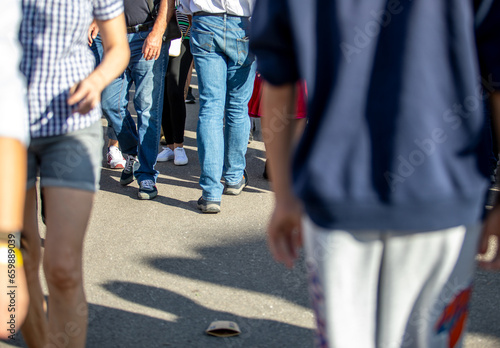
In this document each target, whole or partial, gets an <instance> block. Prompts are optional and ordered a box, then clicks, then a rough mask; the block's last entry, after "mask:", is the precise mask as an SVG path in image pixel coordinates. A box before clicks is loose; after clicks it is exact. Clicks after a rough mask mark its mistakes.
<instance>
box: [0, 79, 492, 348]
mask: <svg viewBox="0 0 500 348" xmlns="http://www.w3.org/2000/svg"><path fill="white" fill-rule="evenodd" d="M192 84H193V85H194V86H195V87H196V76H194V78H193V82H192ZM194 94H195V96H196V97H198V91H197V89H196V88H195V89H194ZM198 105H199V104H198V99H197V101H196V104H192V105H187V110H188V117H187V123H186V138H185V148H186V153H187V155H188V158H189V164H188V165H186V166H175V165H174V164H173V162H163V163H158V165H157V169H158V170H159V171H160V175H159V177H158V182H157V187H158V191H159V195H158V197H157V198H155V199H154V200H151V201H141V200H139V199H137V190H138V186H137V183H135V182H134V183H132V184H131V185H129V186H127V187H123V186H121V185H120V183H119V177H120V170H112V169H108V168H106V166H105V163H104V162H103V168H102V178H101V189H100V191H99V192H98V194H97V196H96V201H95V205H94V210H93V214H92V218H91V221H90V225H89V228H88V233H87V236H86V241H85V258H84V270H85V289H86V294H87V300H88V302H89V328H88V339H87V347H90V348H94V347H95V348H107V347H123V348H128V347H130V348H137V347H175V348H191V347H193V348H194V347H197V348H211V347H214V348H225V347H227V348H232V347H247V348H250V347H263V348H264V347H272V348H274V347H277V348H278V347H297V348H309V347H313V328H314V317H313V313H312V310H311V309H310V305H309V299H308V295H307V287H306V274H305V267H304V262H303V258H301V259H300V260H299V262H298V263H297V265H296V266H295V268H294V269H292V270H287V269H286V268H285V267H283V266H281V265H279V264H276V263H275V262H274V261H273V259H272V258H271V256H270V254H269V252H268V250H267V246H266V236H265V228H266V224H267V221H268V219H269V216H270V213H271V209H272V205H273V195H272V192H271V186H270V183H269V182H267V181H266V180H264V179H263V178H262V172H263V169H264V159H265V152H264V144H263V142H262V136H261V132H260V124H259V122H258V121H257V122H255V132H254V140H253V141H252V142H251V143H250V144H249V148H248V153H247V170H248V173H249V178H250V183H249V186H248V187H247V188H246V189H245V190H244V191H243V192H242V194H241V195H239V196H223V200H222V205H221V209H222V211H221V213H219V214H216V215H209V214H201V213H200V212H199V211H198V209H197V207H196V201H197V199H198V198H199V197H200V195H201V191H200V188H199V186H198V179H199V175H200V167H199V163H198V156H197V152H196V122H197V114H198ZM104 125H105V121H104V120H103V126H104ZM103 151H104V150H103ZM103 153H104V152H103ZM42 236H43V232H42ZM346 262H349V260H346ZM44 289H45V291H46V293H47V290H46V286H44ZM499 290H500V273H487V272H483V271H478V273H477V277H476V282H475V290H474V293H473V298H472V303H471V311H470V321H469V333H468V334H467V336H466V338H465V345H464V347H466V348H496V347H500V314H499V313H500V312H499V310H498V309H499V306H500V291H499ZM215 320H230V321H234V322H236V323H237V324H238V325H239V327H240V329H241V334H240V335H239V336H235V337H229V338H219V337H213V336H208V335H207V334H205V332H204V331H205V329H207V327H208V326H209V324H210V323H211V322H212V321H215ZM54 343H55V342H54ZM54 346H55V347H59V346H62V345H57V344H55V345H54ZM0 347H25V344H24V343H23V340H22V338H21V337H19V338H18V339H16V340H15V341H11V342H8V343H0Z"/></svg>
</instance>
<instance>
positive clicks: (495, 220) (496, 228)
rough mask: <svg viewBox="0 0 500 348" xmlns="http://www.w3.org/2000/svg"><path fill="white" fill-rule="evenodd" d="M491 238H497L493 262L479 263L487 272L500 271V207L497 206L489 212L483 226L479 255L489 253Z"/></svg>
mask: <svg viewBox="0 0 500 348" xmlns="http://www.w3.org/2000/svg"><path fill="white" fill-rule="evenodd" d="M490 236H495V237H496V241H497V243H496V246H495V250H494V252H493V255H494V257H493V259H492V260H491V261H482V262H479V266H480V267H481V268H484V269H486V270H500V253H499V246H498V242H499V239H500V238H499V237H500V205H499V204H497V205H495V206H494V207H493V209H492V210H491V211H490V212H489V214H488V216H487V218H486V221H485V222H484V226H483V234H482V236H481V241H480V244H479V253H480V254H485V253H486V252H487V251H488V245H489V241H490Z"/></svg>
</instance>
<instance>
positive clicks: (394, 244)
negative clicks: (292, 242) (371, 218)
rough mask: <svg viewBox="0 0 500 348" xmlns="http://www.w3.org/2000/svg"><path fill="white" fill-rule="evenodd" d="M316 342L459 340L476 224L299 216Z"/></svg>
mask: <svg viewBox="0 0 500 348" xmlns="http://www.w3.org/2000/svg"><path fill="white" fill-rule="evenodd" d="M303 226H304V243H305V249H306V261H307V267H308V273H309V290H310V294H311V298H312V305H313V309H314V311H315V315H316V319H317V335H316V339H317V346H318V347H330V348H333V347H335V348H375V347H377V348H396V347H398V348H399V347H412V348H413V347H418V348H435V347H436V348H437V347H439V348H441V347H442V348H445V347H446V348H451V347H460V346H461V342H462V333H463V331H464V330H463V329H464V326H465V322H466V319H467V313H468V303H469V298H470V293H471V288H472V280H473V276H474V271H475V262H474V260H475V256H476V254H477V245H478V240H479V235H480V229H481V228H480V225H479V224H478V225H476V226H467V227H466V226H458V227H455V228H450V229H446V230H441V231H432V232H424V231H423V232H419V233H412V234H408V233H402V232H398V231H374V230H372V231H340V230H326V229H323V228H321V227H319V226H317V225H315V224H314V223H313V222H312V221H311V220H310V219H309V218H308V217H305V218H304V221H303Z"/></svg>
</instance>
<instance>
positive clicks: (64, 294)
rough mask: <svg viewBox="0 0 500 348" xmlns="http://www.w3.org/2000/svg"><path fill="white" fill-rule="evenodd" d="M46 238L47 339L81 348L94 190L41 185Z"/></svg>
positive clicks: (57, 343)
mask: <svg viewBox="0 0 500 348" xmlns="http://www.w3.org/2000/svg"><path fill="white" fill-rule="evenodd" d="M44 195H45V201H46V204H47V210H46V213H47V238H46V241H45V253H44V260H43V267H44V271H45V277H46V279H47V285H48V288H49V332H48V343H49V346H50V344H53V345H54V346H56V347H59V346H64V347H72V348H84V347H85V340H86V336H87V317H88V313H87V312H88V305H87V301H86V299H85V293H84V290H83V277H82V254H83V239H84V236H85V231H86V229H87V224H88V220H89V217H90V212H91V210H92V203H93V198H94V193H92V192H88V191H82V190H76V189H70V188H61V187H47V188H44Z"/></svg>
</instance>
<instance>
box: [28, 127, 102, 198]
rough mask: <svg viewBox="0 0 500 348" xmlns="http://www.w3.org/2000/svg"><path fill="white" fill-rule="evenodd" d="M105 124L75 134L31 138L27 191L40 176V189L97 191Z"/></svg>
mask: <svg viewBox="0 0 500 348" xmlns="http://www.w3.org/2000/svg"><path fill="white" fill-rule="evenodd" d="M102 147H103V138H102V125H101V122H100V121H99V122H95V123H94V124H93V125H91V126H90V127H87V128H84V129H81V130H77V131H75V132H71V133H67V134H63V135H58V136H53V137H46V138H34V139H31V142H30V145H29V148H28V183H27V189H30V188H32V187H33V186H35V183H36V178H37V176H38V175H39V176H40V186H41V187H51V186H57V187H67V188H74V189H79V190H84V191H92V192H96V191H97V190H98V189H99V179H100V176H101V162H102Z"/></svg>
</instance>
